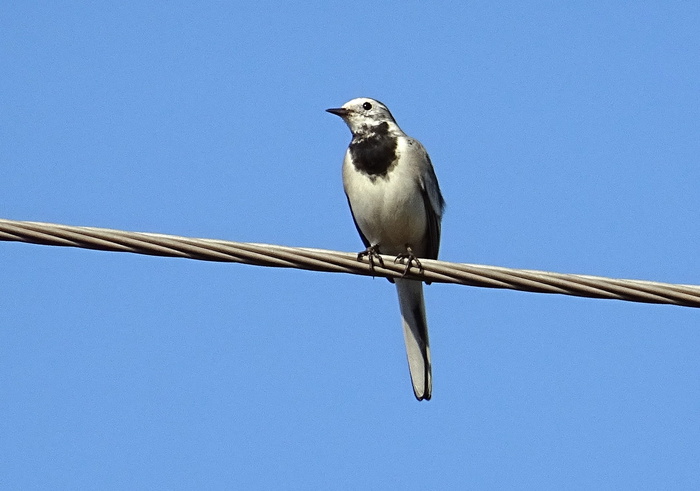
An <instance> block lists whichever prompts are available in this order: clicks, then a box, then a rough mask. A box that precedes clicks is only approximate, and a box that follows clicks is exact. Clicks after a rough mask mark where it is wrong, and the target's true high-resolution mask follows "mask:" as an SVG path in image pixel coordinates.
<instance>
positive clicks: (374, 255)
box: [357, 245, 384, 276]
mask: <svg viewBox="0 0 700 491" xmlns="http://www.w3.org/2000/svg"><path fill="white" fill-rule="evenodd" d="M365 256H367V259H368V260H369V271H370V273H372V276H374V261H375V260H376V261H377V262H378V263H379V265H380V266H381V267H382V268H383V267H384V260H383V259H382V256H380V255H379V246H378V245H373V246H369V247H368V248H367V249H365V250H364V251H362V252H358V253H357V260H358V261H362V258H363V257H365Z"/></svg>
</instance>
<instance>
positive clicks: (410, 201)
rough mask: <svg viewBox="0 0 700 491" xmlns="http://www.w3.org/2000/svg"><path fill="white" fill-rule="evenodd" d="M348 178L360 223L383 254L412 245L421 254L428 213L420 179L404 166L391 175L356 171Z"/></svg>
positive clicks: (349, 191)
mask: <svg viewBox="0 0 700 491" xmlns="http://www.w3.org/2000/svg"><path fill="white" fill-rule="evenodd" d="M348 170H349V169H346V175H345V179H344V184H345V192H346V194H347V195H348V199H349V200H350V206H351V207H352V212H353V215H354V216H355V220H356V221H357V225H358V227H359V228H360V230H361V231H362V233H363V234H364V235H365V237H366V238H367V240H368V241H369V242H370V244H371V245H378V246H379V250H380V252H382V253H383V254H400V253H403V252H406V246H410V247H411V248H412V249H413V251H414V253H416V254H418V255H421V254H422V250H421V249H422V248H423V243H424V238H425V231H426V229H427V225H426V214H425V204H424V202H423V196H422V193H421V190H420V189H419V188H418V183H417V182H416V180H415V179H414V178H412V177H410V176H409V175H407V173H404V172H402V171H401V170H400V169H398V168H397V169H394V170H393V172H390V174H389V175H390V177H389V179H386V178H383V177H376V178H375V180H374V181H372V180H371V179H370V178H369V176H367V175H365V174H360V173H355V172H353V173H352V177H350V178H349V176H348V175H347V171H348Z"/></svg>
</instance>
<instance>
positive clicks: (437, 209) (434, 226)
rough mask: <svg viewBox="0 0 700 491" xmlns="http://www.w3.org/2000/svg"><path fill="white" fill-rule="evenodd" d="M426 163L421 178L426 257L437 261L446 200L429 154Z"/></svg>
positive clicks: (426, 156) (426, 155)
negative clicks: (425, 219)
mask: <svg viewBox="0 0 700 491" xmlns="http://www.w3.org/2000/svg"><path fill="white" fill-rule="evenodd" d="M424 151H425V150H424ZM425 163H426V165H425V166H424V168H423V169H421V170H422V172H421V176H420V188H421V194H422V196H423V203H424V204H425V215H426V217H427V219H428V233H427V238H428V243H427V244H426V247H425V257H426V258H428V259H437V257H438V252H439V250H440V230H441V228H440V221H441V220H442V213H443V211H444V210H445V200H444V199H443V197H442V193H441V192H440V186H439V185H438V180H437V176H436V175H435V170H434V169H433V164H432V163H431V162H430V157H429V156H428V154H427V153H426V154H425Z"/></svg>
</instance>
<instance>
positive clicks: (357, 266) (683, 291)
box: [0, 219, 700, 307]
mask: <svg viewBox="0 0 700 491" xmlns="http://www.w3.org/2000/svg"><path fill="white" fill-rule="evenodd" d="M0 240H5V241H19V242H29V243H33V244H44V245H56V246H67V247H82V248H86V249H99V250H103V251H116V252H132V253H135V254H148V255H153V256H169V257H183V258H189V259H199V260H202V261H222V262H236V263H244V264H251V265H257V266H274V267H281V268H299V269H307V270H313V271H327V272H333V273H350V274H360V275H373V276H385V277H389V278H398V277H401V276H402V275H403V273H404V269H405V266H404V265H402V264H396V263H395V262H394V257H393V256H382V258H383V262H384V264H383V265H380V264H375V266H374V272H372V270H371V269H370V267H369V263H368V262H367V261H366V260H363V261H358V260H357V254H353V253H347V252H338V251H329V250H323V249H309V248H302V247H285V246H278V245H269V244H253V243H246V242H230V241H225V240H214V239H196V238H190V237H179V236H175V235H164V234H153V233H144V232H126V231H123V230H111V229H106V228H95V227H74V226H69V225H59V224H54V223H40V222H26V221H14V220H5V219H0ZM421 264H422V266H423V272H422V273H420V272H418V271H417V270H416V268H412V269H411V271H410V272H409V273H408V274H406V277H407V278H412V279H419V280H427V281H432V282H435V283H457V284H460V285H469V286H479V287H486V288H508V289H512V290H523V291H529V292H538V293H559V294H563V295H574V296H579V297H592V298H609V299H617V300H627V301H630V302H645V303H664V304H673V305H681V306H685V307H700V286H696V285H675V284H670V283H657V282H652V281H641V280H619V279H612V278H604V277H601V276H586V275H577V274H562V273H550V272H546V271H535V270H527V269H510V268H501V267H496V266H483V265H477V264H463V263H449V262H444V261H434V260H429V259H421Z"/></svg>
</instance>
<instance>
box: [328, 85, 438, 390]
mask: <svg viewBox="0 0 700 491" xmlns="http://www.w3.org/2000/svg"><path fill="white" fill-rule="evenodd" d="M326 111H327V112H329V113H331V114H335V115H336V116H340V117H341V118H342V119H343V121H345V123H346V124H347V126H348V128H350V132H351V133H352V140H351V141H350V145H349V146H348V148H347V150H346V152H345V157H344V159H343V167H342V169H343V188H344V191H345V195H346V197H347V200H348V204H349V206H350V212H351V214H352V218H353V221H354V222H355V227H356V228H357V231H358V233H359V234H360V238H361V239H362V242H363V244H364V246H365V247H366V249H365V250H364V251H362V252H360V253H358V255H357V259H358V260H362V259H363V258H364V257H367V258H368V260H369V267H370V271H373V270H374V263H375V261H376V262H377V263H378V264H380V265H382V266H383V262H382V258H381V256H380V255H379V254H388V255H395V256H396V259H395V261H394V262H400V263H405V265H406V267H405V269H404V276H405V275H406V273H407V272H408V271H409V270H410V268H411V267H412V266H415V267H417V268H418V269H419V271H422V265H421V263H420V259H419V258H426V259H437V256H438V250H439V249H440V231H441V221H442V215H443V212H444V209H445V200H444V199H443V197H442V193H441V192H440V186H439V185H438V180H437V176H436V175H435V170H434V169H433V165H432V163H431V161H430V157H429V156H428V152H427V151H426V150H425V148H424V147H423V145H422V144H421V143H420V142H419V141H418V140H416V139H414V138H411V137H410V136H408V135H406V133H404V132H403V131H402V130H401V128H399V126H398V124H396V120H395V119H394V117H393V116H392V115H391V112H390V111H389V109H388V108H387V107H386V106H385V105H384V104H382V103H381V102H379V101H377V100H375V99H370V98H367V97H360V98H357V99H352V100H351V101H348V102H346V103H345V104H343V106H341V107H338V108H331V109H326ZM389 281H391V282H393V283H395V285H396V290H397V293H398V297H399V308H400V311H401V320H402V326H403V333H404V341H405V343H406V356H407V358H408V366H409V371H410V374H411V382H412V384H413V393H414V394H415V396H416V399H418V400H419V401H421V400H430V398H431V396H432V368H431V362H430V343H429V340H428V322H427V319H426V314H425V301H424V299H423V283H422V282H421V281H418V280H411V279H408V278H395V279H393V280H392V279H389ZM428 284H429V283H428Z"/></svg>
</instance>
